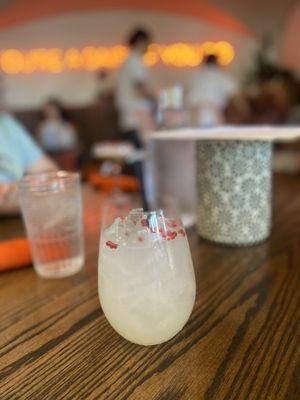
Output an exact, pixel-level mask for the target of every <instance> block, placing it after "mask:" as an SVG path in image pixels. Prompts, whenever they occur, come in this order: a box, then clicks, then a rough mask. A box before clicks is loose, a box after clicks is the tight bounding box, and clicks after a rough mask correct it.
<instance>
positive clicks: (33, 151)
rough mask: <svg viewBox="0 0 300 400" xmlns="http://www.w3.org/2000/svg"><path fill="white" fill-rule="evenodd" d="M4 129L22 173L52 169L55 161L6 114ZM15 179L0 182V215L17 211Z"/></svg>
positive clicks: (54, 166) (54, 167) (54, 168)
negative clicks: (8, 131)
mask: <svg viewBox="0 0 300 400" xmlns="http://www.w3.org/2000/svg"><path fill="white" fill-rule="evenodd" d="M4 126H5V128H6V129H8V130H10V135H11V137H13V138H14V139H15V140H14V141H12V143H11V144H12V146H14V151H15V152H16V154H18V159H19V161H20V163H21V165H22V168H23V174H33V173H39V172H47V171H54V170H56V169H57V166H56V165H55V163H54V162H53V161H52V160H51V159H50V158H49V157H47V156H46V155H44V153H43V152H42V151H41V150H40V148H39V147H38V145H37V144H36V143H35V142H34V140H33V139H32V138H31V137H30V136H29V134H28V133H27V132H26V131H25V129H24V128H23V127H22V126H21V125H20V124H19V123H18V122H17V121H16V120H15V119H14V118H12V117H10V116H8V117H7V119H6V124H5V125H4ZM18 210H19V203H18V196H17V181H15V182H0V215H1V214H2V215H3V214H13V213H16V212H18Z"/></svg>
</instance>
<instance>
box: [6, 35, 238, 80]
mask: <svg viewBox="0 0 300 400" xmlns="http://www.w3.org/2000/svg"><path fill="white" fill-rule="evenodd" d="M127 54H128V48H127V47H126V46H121V45H118V46H112V47H102V46H100V47H92V46H88V47H84V48H83V49H77V48H70V49H66V50H63V49H58V48H54V49H34V50H29V51H21V50H17V49H7V50H4V51H1V52H0V69H1V70H2V71H3V72H4V73H6V74H19V73H24V74H31V73H33V72H36V71H43V72H51V73H59V72H62V71H66V70H87V71H96V70H98V69H101V68H106V69H114V68H118V67H119V66H120V65H121V64H122V63H123V62H124V60H125V59H126V57H127ZM206 54H216V55H217V56H218V59H219V62H220V63H221V64H222V65H228V64H230V63H231V61H232V60H233V58H234V49H233V47H232V45H231V44H230V43H228V42H224V41H222V42H205V43H202V44H190V43H174V44H170V45H162V44H152V45H151V46H150V47H149V50H148V52H147V54H146V55H145V57H144V62H145V64H146V65H148V66H154V65H157V64H159V63H161V64H163V65H167V66H171V67H181V68H182V67H195V66H197V65H199V64H201V62H202V60H203V57H204V55H206Z"/></svg>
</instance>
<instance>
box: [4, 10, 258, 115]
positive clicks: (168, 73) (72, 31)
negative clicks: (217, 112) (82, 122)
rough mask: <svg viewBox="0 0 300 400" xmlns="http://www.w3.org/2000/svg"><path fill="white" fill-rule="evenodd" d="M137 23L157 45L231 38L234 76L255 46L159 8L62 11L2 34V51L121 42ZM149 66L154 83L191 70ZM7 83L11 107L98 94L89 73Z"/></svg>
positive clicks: (182, 76)
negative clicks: (50, 99)
mask: <svg viewBox="0 0 300 400" xmlns="http://www.w3.org/2000/svg"><path fill="white" fill-rule="evenodd" d="M141 25H143V26H144V25H145V26H147V27H149V28H150V29H151V30H152V31H153V33H154V34H155V41H156V42H158V43H173V42H177V41H182V42H193V43H195V42H200V43H201V42H204V41H206V40H212V41H219V40H226V41H229V42H230V43H231V44H232V45H233V46H234V48H235V51H236V58H235V60H234V62H233V63H232V64H231V66H230V70H231V71H232V72H233V73H234V74H235V75H236V76H238V77H241V76H242V75H243V73H244V72H245V71H246V70H247V69H248V68H249V66H250V65H251V59H252V55H253V53H254V51H255V49H256V45H257V44H256V42H255V39H253V38H250V37H246V36H242V35H239V34H237V33H234V32H230V31H227V30H225V29H224V28H219V27H217V26H215V25H212V24H210V23H208V22H204V21H203V22H202V21H199V20H197V19H192V18H187V17H180V16H178V15H171V14H165V13H158V12H139V11H136V12H132V11H126V10H119V11H103V12H87V13H74V14H66V15H60V16H58V17H55V18H49V19H44V20H40V21H37V22H34V23H31V24H26V25H22V26H20V27H17V28H11V29H9V30H6V31H4V32H1V33H0V49H6V48H18V49H21V50H28V49H33V48H38V47H44V48H51V47H60V48H68V47H72V46H74V47H77V48H81V47H84V46H86V45H113V44H119V43H122V42H123V39H124V35H126V34H127V32H128V31H129V30H131V29H132V28H133V27H135V26H141ZM152 70H153V74H154V76H155V79H156V81H157V83H158V85H166V84H171V83H173V82H177V81H186V80H187V79H188V76H189V72H190V70H188V69H185V70H183V69H177V68H166V67H161V66H159V67H154V68H153V69H152ZM5 82H6V100H7V103H8V105H9V106H10V107H11V108H12V109H16V108H30V107H34V106H39V105H40V104H41V103H42V102H43V101H44V100H45V99H46V98H47V97H48V96H53V95H55V96H58V97H60V98H61V99H62V100H64V101H65V102H66V103H69V104H84V103H87V102H89V101H91V99H92V98H93V96H94V94H95V93H96V79H95V74H94V73H93V72H87V71H74V72H73V71H72V72H70V71H68V72H63V73H60V74H49V73H41V72H39V73H33V74H31V75H22V74H20V75H5Z"/></svg>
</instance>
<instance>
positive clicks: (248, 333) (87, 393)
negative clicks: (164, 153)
mask: <svg viewBox="0 0 300 400" xmlns="http://www.w3.org/2000/svg"><path fill="white" fill-rule="evenodd" d="M274 186H275V196H274V198H275V205H274V228H273V234H272V237H271V238H270V240H269V241H267V242H266V243H264V244H262V245H260V246H257V247H252V248H241V249H231V248H225V247H219V246H215V245H212V244H210V243H207V242H205V241H202V240H200V239H198V237H197V236H196V234H195V233H194V232H190V234H189V240H190V245H191V248H192V253H193V259H194V266H195V271H196V277H197V300H196V305H195V308H194V311H193V313H192V316H191V318H190V320H189V322H188V324H187V325H186V327H185V328H184V329H183V330H182V332H180V333H179V334H178V335H177V336H176V337H175V338H174V339H172V340H171V341H169V342H167V343H165V344H163V345H160V346H153V347H141V346H137V345H134V344H131V343H129V342H127V341H125V340H124V339H123V338H121V337H120V336H118V335H117V334H116V333H115V332H114V331H113V329H112V328H111V327H110V325H109V324H108V322H107V321H106V319H105V317H104V315H103V313H102V311H101V309H100V306H99V301H98V294H97V257H98V225H99V224H98V219H99V218H98V217H99V207H98V204H99V197H98V196H99V195H97V194H95V193H92V192H88V193H86V194H85V201H86V207H85V209H86V212H85V223H86V255H87V261H86V266H85V268H84V270H83V271H82V272H81V273H79V274H77V275H74V276H73V277H71V278H68V279H64V280H56V281H48V280H43V279H41V278H39V277H37V276H36V274H35V273H34V271H33V269H32V268H28V269H24V270H21V271H12V272H7V273H2V274H1V275H0V297H1V309H0V321H1V323H0V330H1V333H0V335H1V336H0V399H1V400H13V399H18V400H20V399H22V400H23V399H30V400H52V399H53V400H68V399H70V400H75V399H80V400H85V399H95V400H96V399H97V400H105V399H107V400H179V399H185V400H201V399H206V400H208V399H217V400H225V399H226V400H235V399H242V400H248V399H249V400H261V399H268V400H270V399H274V400H280V399H286V400H293V399H295V400H296V399H300V382H299V376H300V285H299V283H300V279H299V275H300V274H299V271H300V177H296V176H295V177H291V176H286V177H284V176H276V177H275V185H274ZM21 232H22V225H21V222H20V220H18V219H12V220H6V221H3V220H0V238H3V237H4V236H6V237H12V236H15V235H17V234H18V235H19V234H21Z"/></svg>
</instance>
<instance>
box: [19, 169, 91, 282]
mask: <svg viewBox="0 0 300 400" xmlns="http://www.w3.org/2000/svg"><path fill="white" fill-rule="evenodd" d="M19 197H20V203H21V208H22V214H23V217H24V221H25V225H26V230H27V234H28V237H29V240H30V244H31V249H32V255H33V262H34V268H35V270H36V272H37V273H38V274H39V275H40V276H42V277H45V278H61V277H65V276H69V275H73V274H75V273H76V272H78V271H79V270H80V269H81V268H82V266H83V263H84V251H83V234H82V202H81V193H80V179H79V174H78V173H72V172H65V171H58V172H52V173H44V174H33V175H27V176H25V177H24V178H23V179H22V180H21V181H20V183H19Z"/></svg>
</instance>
